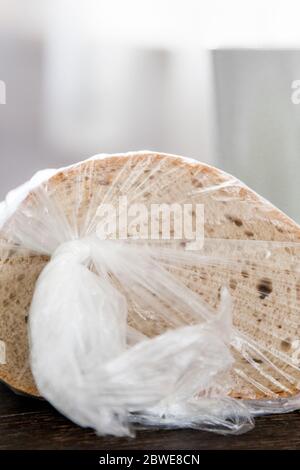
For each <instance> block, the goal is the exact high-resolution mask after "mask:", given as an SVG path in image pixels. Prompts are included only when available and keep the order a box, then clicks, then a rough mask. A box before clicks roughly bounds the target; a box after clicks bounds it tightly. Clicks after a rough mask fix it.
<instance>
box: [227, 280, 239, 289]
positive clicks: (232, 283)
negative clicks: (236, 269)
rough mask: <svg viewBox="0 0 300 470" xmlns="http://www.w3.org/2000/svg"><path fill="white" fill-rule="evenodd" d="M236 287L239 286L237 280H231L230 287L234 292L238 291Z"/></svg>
mask: <svg viewBox="0 0 300 470" xmlns="http://www.w3.org/2000/svg"><path fill="white" fill-rule="evenodd" d="M236 285H237V282H236V280H235V279H230V281H229V287H230V288H231V289H232V290H234V289H236Z"/></svg>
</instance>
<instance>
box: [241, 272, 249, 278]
mask: <svg viewBox="0 0 300 470" xmlns="http://www.w3.org/2000/svg"><path fill="white" fill-rule="evenodd" d="M241 274H242V276H243V277H245V278H246V279H247V278H248V277H249V273H248V271H245V270H243V271H242V272H241Z"/></svg>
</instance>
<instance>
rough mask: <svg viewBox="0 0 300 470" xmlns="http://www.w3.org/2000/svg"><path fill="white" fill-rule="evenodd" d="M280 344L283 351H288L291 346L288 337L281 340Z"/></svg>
mask: <svg viewBox="0 0 300 470" xmlns="http://www.w3.org/2000/svg"><path fill="white" fill-rule="evenodd" d="M280 346H281V349H282V350H283V351H285V352H286V351H288V350H289V349H290V348H291V342H290V338H286V339H284V340H282V341H281V343H280Z"/></svg>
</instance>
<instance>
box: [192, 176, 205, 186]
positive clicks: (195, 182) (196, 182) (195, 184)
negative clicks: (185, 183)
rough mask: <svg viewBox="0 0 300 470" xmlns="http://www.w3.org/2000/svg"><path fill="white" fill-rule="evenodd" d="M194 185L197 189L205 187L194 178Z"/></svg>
mask: <svg viewBox="0 0 300 470" xmlns="http://www.w3.org/2000/svg"><path fill="white" fill-rule="evenodd" d="M192 185H193V186H195V188H202V187H203V183H201V181H199V180H198V179H197V178H192Z"/></svg>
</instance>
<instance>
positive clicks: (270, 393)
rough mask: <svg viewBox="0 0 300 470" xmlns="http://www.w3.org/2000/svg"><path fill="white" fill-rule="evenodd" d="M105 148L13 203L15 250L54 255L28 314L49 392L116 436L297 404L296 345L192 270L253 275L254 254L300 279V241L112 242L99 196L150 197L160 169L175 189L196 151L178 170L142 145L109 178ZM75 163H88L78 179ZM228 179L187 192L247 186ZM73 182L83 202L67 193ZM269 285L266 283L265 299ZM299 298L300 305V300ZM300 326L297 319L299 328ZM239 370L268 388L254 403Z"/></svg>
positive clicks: (233, 429)
mask: <svg viewBox="0 0 300 470" xmlns="http://www.w3.org/2000/svg"><path fill="white" fill-rule="evenodd" d="M147 155H148V156H147ZM105 158H106V157H105V156H100V157H94V160H89V161H88V162H85V163H83V164H79V165H74V166H72V167H70V168H67V169H61V170H47V171H46V172H41V173H39V174H38V175H37V176H35V178H34V179H33V180H32V181H31V182H29V183H27V184H26V185H24V186H23V187H21V188H19V189H18V190H17V191H15V192H13V193H11V194H10V195H9V196H8V198H7V200H6V202H4V203H2V208H0V224H1V225H2V234H1V235H2V243H1V246H2V250H1V251H2V260H3V259H4V258H7V259H10V258H11V257H12V253H14V254H15V253H16V252H18V251H19V252H21V253H22V257H24V256H35V255H43V256H45V257H49V258H47V263H46V262H45V267H44V269H43V270H42V272H41V274H40V275H39V277H38V280H37V283H36V284H35V288H34V295H33V299H32V302H31V306H30V315H29V330H28V335H29V342H30V368H31V371H32V373H33V376H34V379H35V383H36V385H37V388H38V390H39V393H40V394H41V395H42V396H43V397H44V398H46V399H47V400H49V402H51V403H52V404H53V405H54V406H55V407H56V408H57V409H58V410H60V411H61V412H62V413H63V414H65V415H66V416H68V417H69V418H70V419H72V420H73V421H74V422H76V423H78V424H79V425H81V426H85V427H92V428H93V429H95V430H96V431H97V432H98V433H100V434H113V435H132V433H133V427H134V425H135V424H137V423H139V424H141V425H143V426H144V425H147V426H157V427H167V428H180V427H191V428H195V429H204V430H210V431H214V432H220V433H224V434H226V433H232V434H237V433H241V432H245V431H247V430H249V429H251V428H252V427H253V416H254V415H257V414H262V413H266V412H267V413H268V412H286V411H290V410H292V409H297V408H298V407H299V405H300V399H299V398H298V397H297V396H296V395H295V396H293V397H292V398H282V393H284V394H288V395H291V394H292V390H294V389H295V388H296V389H297V387H298V383H297V380H299V377H300V375H299V377H298V375H297V374H298V373H299V357H298V356H297V347H298V346H297V345H296V343H295V344H294V346H293V345H292V346H291V347H294V349H295V355H294V356H293V355H291V354H287V353H286V352H284V351H280V347H279V346H278V344H279V343H280V342H282V341H283V340H284V339H282V338H280V337H278V338H277V337H276V336H277V333H276V334H273V331H272V329H271V328H270V330H269V331H268V330H267V328H266V321H261V322H260V324H261V326H260V330H259V334H256V333H255V331H256V330H255V328H258V327H257V326H253V325H252V324H251V321H252V319H251V318H250V317H249V318H248V317H247V318H246V323H247V324H243V322H242V321H241V323H240V324H238V325H236V324H235V325H233V324H232V315H233V309H236V303H235V301H236V302H237V303H238V300H236V299H238V296H237V295H236V297H235V298H234V299H233V298H232V295H231V294H230V293H229V291H230V288H229V287H228V285H226V283H225V282H224V285H218V286H217V287H216V289H215V292H210V293H209V294H211V295H214V296H215V297H216V302H208V301H206V300H204V299H203V296H201V295H199V293H198V292H197V291H196V290H195V289H193V288H191V277H193V270H194V267H195V266H196V267H197V269H198V268H199V269H200V270H201V269H204V271H206V272H208V273H210V272H213V273H219V275H220V276H221V278H222V279H223V281H224V279H225V280H228V283H229V284H230V279H231V274H232V273H233V274H234V273H241V272H243V269H244V272H245V273H246V271H245V266H246V267H247V269H248V268H249V266H250V265H251V262H252V261H253V259H254V257H255V259H258V260H259V263H256V271H257V270H259V272H260V278H262V279H265V278H266V273H269V272H270V270H274V269H275V268H276V272H277V273H279V274H280V273H284V272H286V271H290V272H293V273H295V276H296V275H297V273H298V269H299V265H298V264H299V263H297V260H298V259H299V256H298V253H299V250H300V246H299V245H298V244H297V243H296V242H294V241H292V242H281V241H275V242H272V241H270V240H267V241H258V240H228V239H222V240H220V239H216V238H206V239H205V243H204V246H203V248H202V249H201V250H199V251H188V250H185V249H184V248H185V243H184V244H182V242H180V241H178V240H174V241H166V240H165V241H163V242H159V243H153V242H152V241H150V242H149V241H140V240H134V238H131V237H129V238H128V239H126V240H101V239H99V237H98V236H97V233H96V229H97V222H98V220H97V217H96V209H97V207H98V206H99V204H104V202H107V201H113V200H114V198H115V197H116V194H119V193H122V194H128V195H129V196H130V198H131V202H132V201H135V200H139V199H140V198H141V197H142V196H143V195H144V194H145V191H147V193H150V192H151V189H152V187H153V179H154V177H155V178H156V177H157V178H162V180H164V179H165V178H166V174H168V175H170V179H169V180H168V182H167V184H166V185H165V186H163V184H162V185H159V183H158V182H157V181H156V183H155V184H156V186H159V187H160V191H161V192H162V193H164V194H168V192H169V191H170V184H172V182H175V181H177V180H178V179H179V178H180V177H183V176H184V171H185V165H186V164H187V162H190V161H189V160H186V159H176V161H177V166H175V167H173V166H172V165H171V167H170V165H169V160H170V158H171V159H172V157H169V156H168V157H167V156H166V157H161V158H160V159H159V161H158V163H157V162H156V161H155V162H153V158H152V154H146V156H145V157H144V158H142V159H140V158H139V155H135V154H131V156H130V157H127V160H126V164H124V165H121V166H120V165H119V168H118V169H117V170H114V176H113V179H112V180H110V181H106V180H104V181H103V180H101V177H102V178H104V179H105V175H104V176H101V175H100V176H99V174H97V178H96V176H94V174H93V172H94V171H95V168H94V165H93V163H92V162H97V161H100V160H105ZM115 158H116V160H118V159H120V158H121V157H120V156H116V157H115ZM174 158H175V157H174ZM178 161H179V164H178ZM165 164H166V165H167V168H164V165H165ZM168 165H169V166H168ZM178 165H179V166H178ZM193 165H197V163H195V164H194V163H193ZM112 168H114V166H113V164H112ZM133 170H134V171H133ZM69 172H71V174H72V172H73V173H74V174H75V176H74V177H73V179H72V178H71V179H70V181H71V183H70V181H68V177H67V176H66V175H68V174H69ZM95 174H96V172H95ZM145 175H146V176H145ZM227 177H228V175H226V178H227ZM49 178H50V179H49ZM55 178H56V179H55ZM224 178H225V177H224ZM226 178H225V179H224V181H219V182H216V184H213V185H210V186H209V187H208V188H207V187H206V188H205V189H202V187H200V186H198V187H197V185H196V190H195V189H194V192H193V194H192V195H189V194H187V195H185V197H193V196H194V195H195V194H196V195H197V194H199V191H200V193H201V192H203V193H204V194H205V195H207V194H208V195H209V196H210V197H211V194H212V193H214V197H215V198H216V200H218V198H219V199H220V198H221V199H222V198H223V199H224V198H226V195H225V194H224V191H226V190H227V189H228V188H230V190H231V191H233V192H237V191H240V190H241V189H243V188H244V186H243V185H242V184H241V183H240V182H238V181H237V180H235V179H234V178H232V177H228V178H227V179H226ZM66 180H67V182H65V185H66V186H65V189H64V190H65V191H66V193H65V194H66V195H67V198H69V199H70V201H71V202H72V204H71V205H70V206H68V204H67V203H66V202H65V201H63V199H62V194H61V193H60V192H59V191H58V190H57V188H58V187H60V186H59V185H60V184H61V185H62V181H63V182H64V181H66ZM170 197H171V196H170ZM74 201H75V202H74ZM266 207H267V209H266V210H267V211H268V210H272V206H270V207H268V206H266ZM62 208H63V209H62ZM182 245H183V246H182ZM241 253H242V255H241ZM291 254H292V256H293V259H292V260H291V257H290V255H291ZM288 255H289V256H288ZM22 259H23V258H22ZM278 260H280V262H279V261H278ZM248 270H249V269H248ZM179 272H181V273H185V274H184V275H182V276H181V277H180V276H178V273H179ZM224 273H225V274H224ZM247 273H248V271H247ZM247 275H248V276H249V274H247ZM244 277H246V275H245V276H244ZM282 279H283V278H282ZM197 281H200V278H199V276H198V277H197ZM223 281H222V282H223ZM200 282H201V281H200ZM221 284H222V283H221ZM220 287H221V289H220ZM267 287H268V286H262V294H261V297H262V296H263V295H267V293H266V289H267ZM231 288H232V286H231ZM252 288H253V295H254V287H252V286H251V284H249V285H248V286H246V287H243V289H246V290H247V295H248V294H250V295H251V289H252ZM210 290H211V291H213V290H214V289H212V288H210ZM249 291H250V292H249ZM242 292H243V290H242ZM204 297H205V296H204ZM291 299H292V300H291V302H292V303H294V305H292V306H290V307H289V308H290V309H292V314H294V312H297V311H298V309H299V302H298V300H297V298H296V297H291ZM212 304H213V306H212ZM293 328H294V329H293ZM297 328H298V324H297V322H296V323H295V325H293V324H292V321H291V331H290V334H291V335H292V336H293V337H294V338H296V333H295V332H296V331H298V330H297ZM269 336H270V338H269ZM265 340H266V342H264V341H265ZM241 365H242V367H241ZM295 371H297V374H296V372H295ZM233 375H234V379H233ZM257 375H258V377H259V380H258V379H257ZM21 379H22V378H21ZM233 380H234V381H235V387H233ZM237 380H240V381H241V383H242V384H244V383H250V384H251V386H252V387H254V388H256V389H257V390H259V392H260V393H261V395H263V397H264V399H263V400H259V399H257V395H259V394H256V395H255V400H250V401H249V402H247V401H243V400H240V399H238V397H237V395H238V393H235V394H233V393H232V389H233V388H235V389H237V386H236V381H237ZM243 386H244V385H241V386H240V390H241V394H242V391H243Z"/></svg>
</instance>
